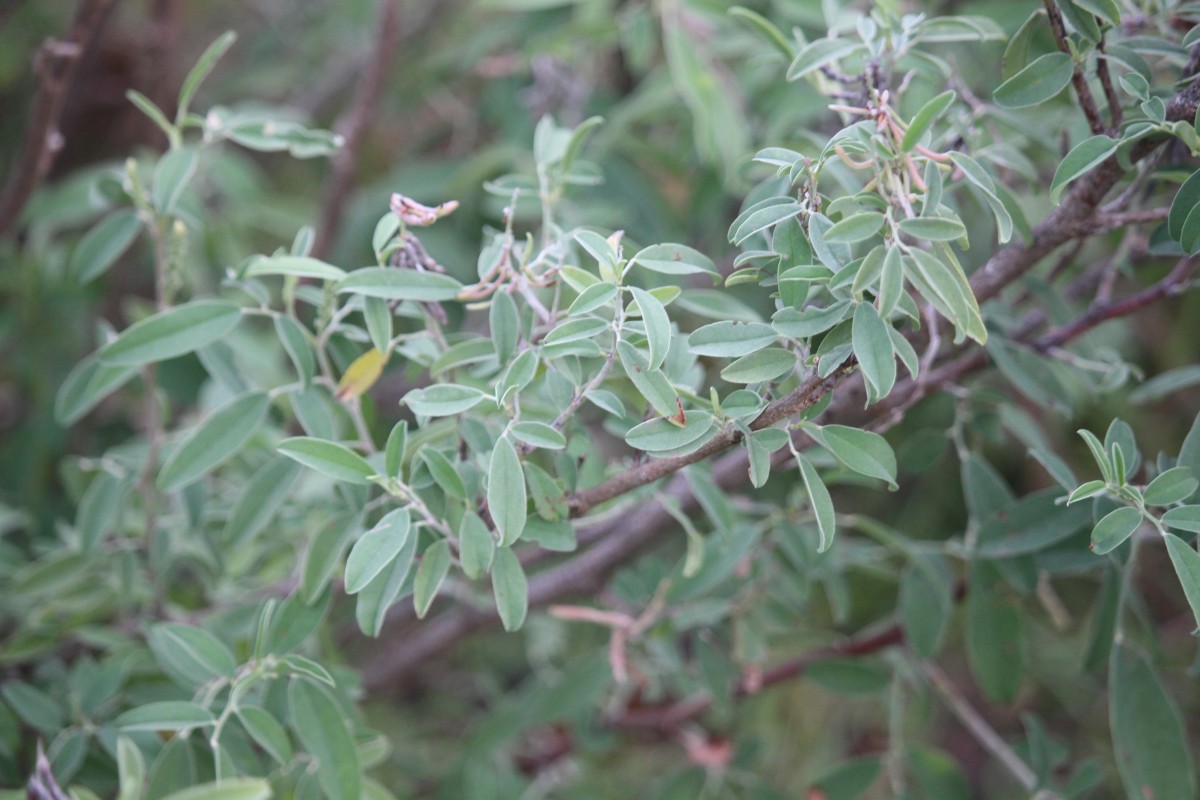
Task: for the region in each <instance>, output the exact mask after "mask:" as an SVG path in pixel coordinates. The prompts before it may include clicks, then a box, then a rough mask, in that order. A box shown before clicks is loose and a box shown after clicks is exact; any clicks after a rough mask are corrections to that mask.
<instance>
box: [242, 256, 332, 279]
mask: <svg viewBox="0 0 1200 800" xmlns="http://www.w3.org/2000/svg"><path fill="white" fill-rule="evenodd" d="M264 275H291V276H293V277H296V278H314V279H316V280H320V281H336V280H340V279H341V278H344V277H346V271H345V270H344V269H341V268H340V267H335V266H334V265H333V264H328V263H326V262H324V261H321V260H320V259H317V258H310V257H308V256H291V255H283V256H269V257H266V258H258V259H255V260H254V261H252V262H251V263H250V266H249V267H247V268H246V277H247V278H258V277H262V276H264Z"/></svg>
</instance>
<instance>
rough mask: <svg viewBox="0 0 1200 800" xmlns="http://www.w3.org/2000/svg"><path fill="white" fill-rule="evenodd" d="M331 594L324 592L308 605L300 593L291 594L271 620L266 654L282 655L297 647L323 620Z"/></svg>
mask: <svg viewBox="0 0 1200 800" xmlns="http://www.w3.org/2000/svg"><path fill="white" fill-rule="evenodd" d="M332 595H333V593H332V592H331V591H326V592H323V593H321V595H320V596H318V597H317V598H316V602H313V603H308V602H305V600H304V594H303V592H301V591H295V592H292V594H290V595H288V597H287V599H286V600H284V601H283V603H281V604H280V606H279V610H278V611H277V612H275V615H274V616H273V617H272V618H271V631H270V636H269V637H268V640H269V647H268V652H271V653H274V654H276V655H282V654H284V653H287V652H288V651H290V650H294V649H296V648H297V647H299V646H300V645H301V644H303V643H304V641H305V640H306V639H307V638H308V637H309V636H310V635H312V633H313V631H315V630H316V629H317V628H318V627H319V626H320V624H321V621H322V620H323V619H324V618H325V612H326V611H328V610H329V602H330V599H331V597H332Z"/></svg>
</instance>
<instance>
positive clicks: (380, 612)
mask: <svg viewBox="0 0 1200 800" xmlns="http://www.w3.org/2000/svg"><path fill="white" fill-rule="evenodd" d="M419 539H420V537H419V536H409V537H408V544H406V545H405V546H404V549H403V550H401V551H400V554H399V555H398V556H396V558H394V559H393V560H392V563H391V564H390V565H389V566H388V567H387V569H385V570H383V571H382V572H380V573H379V574H378V575H376V576H375V578H374V580H372V581H371V582H370V583H368V584H367V585H366V587H365V588H364V589H363V590H362V591H361V592H359V593H358V595H357V601H356V602H355V604H354V618H355V620H356V621H357V622H358V627H359V629H360V630H362V632H363V633H365V634H367V635H368V636H378V635H379V632H380V631H381V630H383V623H384V621H385V620H386V619H387V612H388V609H389V608H391V607H392V605H393V604H395V602H396V601H397V600H398V599H399V598H400V594H401V592H402V591H403V590H404V588H405V586H406V585H407V584H408V582H409V581H408V578H409V574H410V573H411V572H412V565H413V559H414V558H415V557H416V554H417V541H418V540H419Z"/></svg>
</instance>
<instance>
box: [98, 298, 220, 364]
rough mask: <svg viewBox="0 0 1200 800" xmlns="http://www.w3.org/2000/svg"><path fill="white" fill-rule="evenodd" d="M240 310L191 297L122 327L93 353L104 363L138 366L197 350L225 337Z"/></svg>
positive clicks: (218, 302) (217, 301) (216, 301)
mask: <svg viewBox="0 0 1200 800" xmlns="http://www.w3.org/2000/svg"><path fill="white" fill-rule="evenodd" d="M241 318H242V312H241V309H239V308H238V307H237V306H235V305H234V304H233V303H226V302H224V301H221V300H193V301H192V302H190V303H185V304H184V305H181V306H177V307H175V308H171V309H167V310H166V311H160V312H159V313H157V314H155V315H154V316H152V317H147V318H146V319H144V320H141V321H140V322H135V323H134V324H133V325H131V326H129V327H128V328H126V329H125V330H124V331H122V332H121V334H120V335H119V336H118V337H117V338H116V339H114V340H112V341H111V342H109V343H108V344H106V345H105V346H104V347H102V348H100V351H99V352H98V353H97V354H96V356H97V358H99V359H100V361H101V362H103V363H105V364H114V365H117V366H141V365H142V364H149V363H152V362H155V361H165V360H166V359H168V358H175V357H176V356H181V355H184V354H185V353H190V352H192V351H194V350H199V349H200V348H201V347H204V346H205V345H209V344H212V343H213V342H215V341H217V340H218V339H220V338H222V337H224V336H226V335H227V334H228V333H229V332H230V331H231V330H233V328H234V327H235V326H236V325H237V324H238V322H239V321H240V320H241Z"/></svg>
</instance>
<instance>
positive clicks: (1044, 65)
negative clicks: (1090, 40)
mask: <svg viewBox="0 0 1200 800" xmlns="http://www.w3.org/2000/svg"><path fill="white" fill-rule="evenodd" d="M1073 73H1074V65H1073V64H1072V63H1071V57H1070V56H1069V55H1067V54H1066V53H1058V52H1056V53H1047V54H1046V55H1044V56H1040V57H1038V58H1037V59H1035V60H1034V61H1033V62H1032V63H1031V64H1029V65H1028V66H1026V67H1025V68H1024V69H1023V70H1021V71H1020V72H1018V73H1017V74H1016V75H1013V76H1012V77H1011V78H1009V79H1008V80H1006V81H1005V82H1004V83H1002V84H1000V85H999V86H997V87H996V91H994V92H993V93H992V99H993V100H995V101H996V104H997V105H999V106H1003V107H1004V108H1024V107H1026V106H1035V105H1037V104H1038V103H1044V102H1045V101H1047V100H1049V99H1050V98H1051V97H1054V95H1056V94H1058V93H1059V92H1061V91H1062V90H1063V89H1065V88H1067V84H1068V83H1070V82H1071V75H1072V74H1073Z"/></svg>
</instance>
